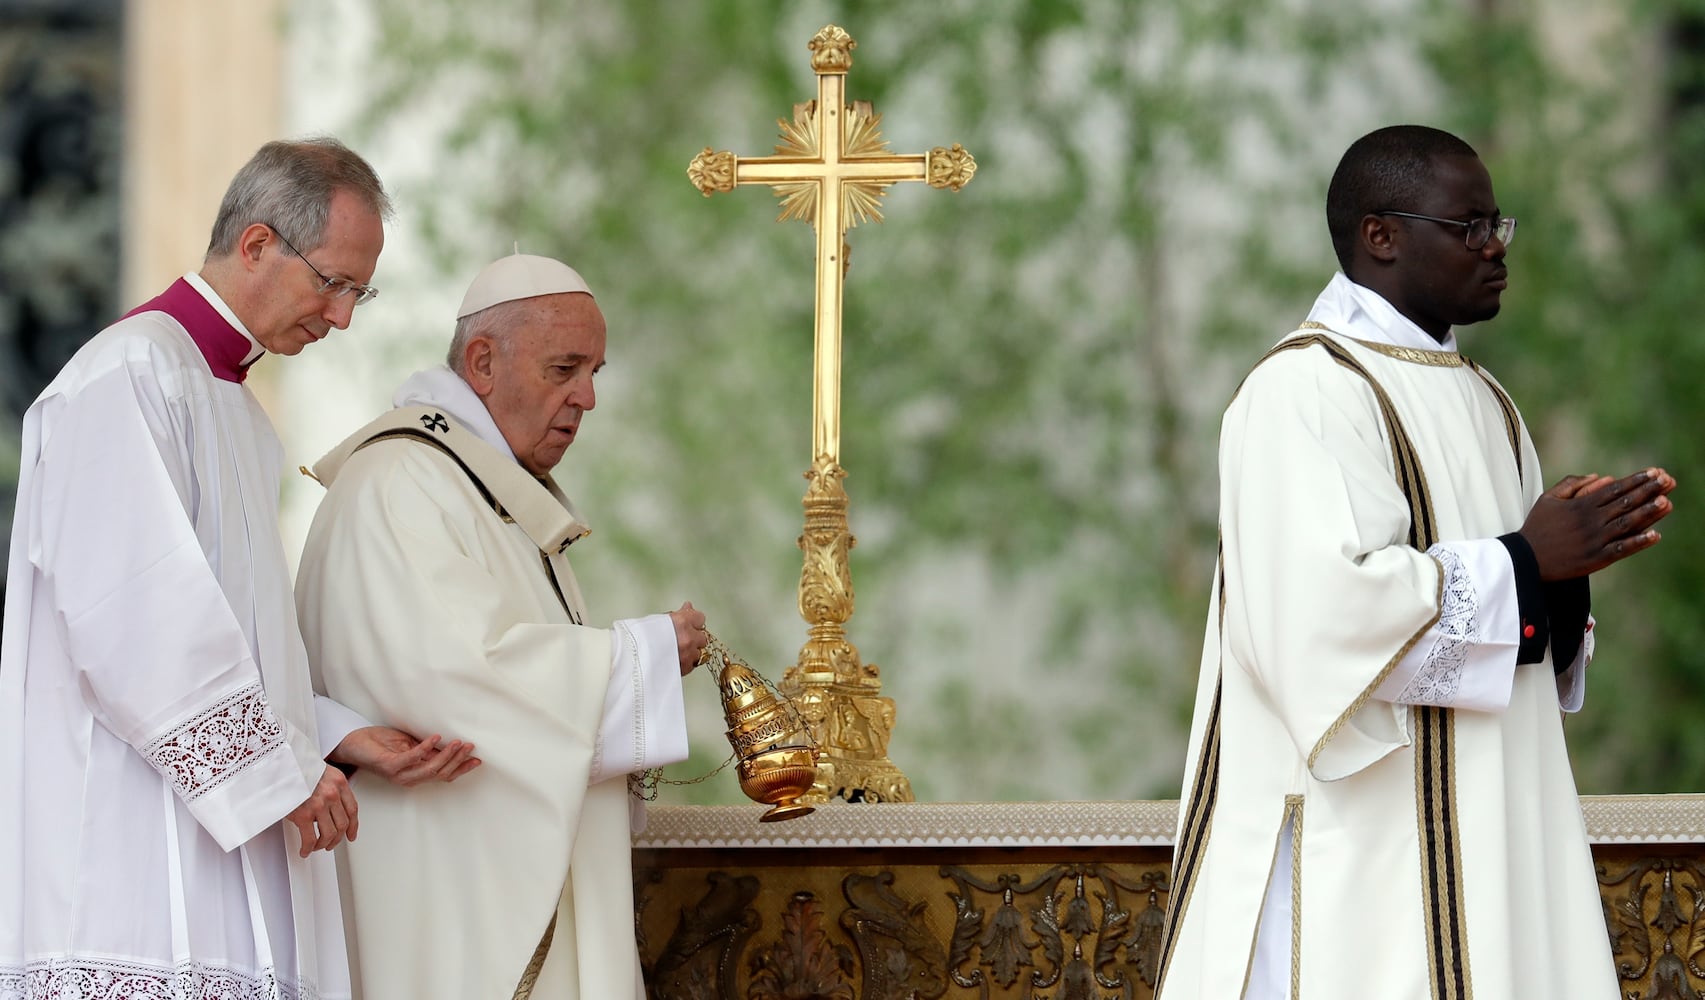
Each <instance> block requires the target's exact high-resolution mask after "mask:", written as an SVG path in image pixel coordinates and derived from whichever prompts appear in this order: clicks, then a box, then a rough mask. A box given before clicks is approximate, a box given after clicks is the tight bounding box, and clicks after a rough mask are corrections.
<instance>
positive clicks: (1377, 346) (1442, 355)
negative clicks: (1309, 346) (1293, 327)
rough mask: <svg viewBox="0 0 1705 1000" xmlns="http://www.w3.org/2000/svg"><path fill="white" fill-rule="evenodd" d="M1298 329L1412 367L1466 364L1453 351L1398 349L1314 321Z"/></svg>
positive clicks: (1305, 322) (1460, 365) (1454, 366)
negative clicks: (1332, 337)
mask: <svg viewBox="0 0 1705 1000" xmlns="http://www.w3.org/2000/svg"><path fill="white" fill-rule="evenodd" d="M1299 329H1303V330H1325V331H1326V332H1328V333H1335V334H1338V336H1340V337H1343V338H1344V339H1345V340H1353V341H1355V342H1356V343H1358V344H1360V345H1362V346H1363V347H1365V348H1367V349H1368V350H1370V351H1377V352H1379V353H1380V354H1383V355H1385V356H1386V357H1388V358H1395V359H1396V360H1398V361H1407V362H1409V363H1410V364H1413V365H1427V366H1428V367H1431V368H1461V367H1462V366H1463V365H1464V364H1465V363H1467V359H1466V358H1464V357H1463V356H1462V355H1460V354H1458V353H1456V352H1455V351H1427V350H1422V349H1421V348H1419V347H1399V346H1397V345H1396V344H1382V343H1380V342H1378V341H1375V340H1363V339H1361V338H1360V337H1351V336H1348V335H1346V334H1342V333H1338V331H1337V330H1334V329H1332V328H1331V327H1329V326H1327V325H1326V324H1324V323H1316V322H1315V321H1314V320H1306V321H1304V322H1303V323H1302V324H1301V326H1300V327H1299Z"/></svg>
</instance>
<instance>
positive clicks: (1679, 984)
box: [1598, 853, 1705, 1000]
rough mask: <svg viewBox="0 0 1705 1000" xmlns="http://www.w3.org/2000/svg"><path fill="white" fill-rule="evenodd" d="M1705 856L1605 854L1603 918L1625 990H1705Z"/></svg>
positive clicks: (1666, 996) (1651, 993) (1654, 999)
mask: <svg viewBox="0 0 1705 1000" xmlns="http://www.w3.org/2000/svg"><path fill="white" fill-rule="evenodd" d="M1702 862H1705V858H1701V857H1700V855H1699V854H1698V853H1694V854H1691V855H1689V856H1686V857H1674V856H1657V857H1653V856H1635V857H1632V858H1630V859H1628V860H1626V861H1623V862H1621V863H1618V862H1616V861H1612V860H1608V859H1602V858H1601V859H1600V861H1599V864H1598V881H1599V886H1600V894H1601V896H1602V899H1603V902H1604V919H1605V924H1606V926H1607V929H1608V930H1609V932H1610V948H1611V951H1612V953H1613V954H1614V955H1615V958H1616V974H1617V977H1618V978H1619V979H1620V980H1621V982H1622V992H1623V994H1624V995H1625V996H1628V997H1639V998H1641V1000H1698V998H1699V997H1701V996H1705V968H1701V966H1700V958H1701V953H1705V864H1702Z"/></svg>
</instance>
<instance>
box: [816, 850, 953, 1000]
mask: <svg viewBox="0 0 1705 1000" xmlns="http://www.w3.org/2000/svg"><path fill="white" fill-rule="evenodd" d="M893 885H894V873H893V872H878V873H876V874H875V875H860V874H857V873H855V874H852V875H848V876H847V877H846V880H845V881H844V882H842V883H841V892H842V893H843V894H844V895H845V896H846V898H847V902H848V903H851V904H852V907H851V908H850V909H848V910H847V911H846V912H845V913H842V914H841V926H842V927H844V928H845V929H846V931H847V933H848V934H850V935H852V939H853V940H854V941H855V942H857V944H858V953H859V957H860V958H861V959H863V964H864V988H863V990H862V991H860V994H859V995H860V996H861V997H881V998H883V1000H888V998H890V997H891V998H893V1000H905V998H911V997H917V998H920V1000H923V998H929V997H939V996H941V995H942V994H943V993H946V992H947V976H946V975H945V971H944V970H945V969H946V959H947V955H946V953H945V952H944V951H943V950H942V947H941V944H940V943H939V942H938V941H937V940H936V937H935V935H934V934H933V933H931V930H930V926H929V921H928V919H927V911H928V909H929V905H928V904H927V903H924V902H922V901H910V900H905V899H902V898H900V896H898V895H897V894H895V892H894V890H893Z"/></svg>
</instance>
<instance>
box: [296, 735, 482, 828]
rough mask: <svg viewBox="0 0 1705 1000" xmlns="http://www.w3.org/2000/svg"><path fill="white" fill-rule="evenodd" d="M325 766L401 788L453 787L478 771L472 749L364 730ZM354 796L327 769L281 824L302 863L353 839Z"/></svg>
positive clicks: (346, 783)
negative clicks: (298, 846) (296, 835)
mask: <svg viewBox="0 0 1705 1000" xmlns="http://www.w3.org/2000/svg"><path fill="white" fill-rule="evenodd" d="M327 759H328V760H331V761H335V762H337V763H339V764H349V765H353V766H355V767H360V768H366V769H368V770H370V771H373V772H374V773H376V774H379V775H380V776H382V777H384V778H385V779H386V780H387V781H389V782H391V783H392V784H394V785H399V786H401V787H403V788H410V787H413V786H414V785H418V784H421V783H423V782H427V781H455V780H456V779H457V778H460V777H461V776H462V775H464V774H467V773H468V772H469V771H472V770H473V769H474V768H476V767H479V766H480V759H479V758H478V757H475V756H474V745H473V744H472V743H464V742H462V741H461V740H451V741H450V742H449V743H445V744H440V743H439V737H438V735H437V734H433V735H432V736H428V737H427V738H426V739H423V740H417V739H415V738H414V737H413V736H410V735H409V734H408V733H405V732H403V731H402V730H400V729H392V728H391V727H389V726H364V727H362V728H360V729H357V730H354V731H352V732H351V733H350V734H349V735H348V736H345V737H344V738H343V742H341V743H339V744H338V745H337V748H336V749H334V750H333V751H332V752H331V755H330V756H329V757H328V758H327ZM358 813H359V810H358V807H357V806H356V803H355V792H354V791H353V790H352V789H351V788H350V787H349V780H348V779H347V778H345V777H344V776H343V772H342V771H340V770H338V769H337V768H336V767H333V766H332V765H331V764H327V765H326V769H325V771H324V772H322V773H321V775H320V780H319V783H318V784H316V785H315V786H314V791H313V792H312V793H311V794H310V795H309V796H308V798H307V800H306V801H304V802H303V803H302V804H301V805H299V806H297V807H296V808H295V809H292V810H291V811H290V814H289V815H287V816H285V817H284V818H285V820H287V821H288V822H291V823H294V824H295V825H296V829H297V831H298V832H300V833H301V835H302V850H301V855H302V857H304V858H305V857H307V856H308V855H309V854H310V853H312V852H314V851H329V850H331V849H332V848H334V847H336V846H337V845H338V844H339V843H341V842H342V841H343V840H344V838H346V837H347V838H348V839H350V840H354V839H355V835H356V832H357V830H358V829H359V828H360V818H359V815H358Z"/></svg>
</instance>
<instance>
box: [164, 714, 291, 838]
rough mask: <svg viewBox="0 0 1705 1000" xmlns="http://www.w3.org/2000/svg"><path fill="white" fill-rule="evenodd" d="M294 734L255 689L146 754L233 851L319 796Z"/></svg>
mask: <svg viewBox="0 0 1705 1000" xmlns="http://www.w3.org/2000/svg"><path fill="white" fill-rule="evenodd" d="M289 732H290V731H289V730H287V729H286V726H285V724H284V723H283V722H282V721H280V720H279V718H278V717H277V716H276V715H274V714H273V711H272V709H271V708H270V707H269V706H268V705H267V702H266V694H265V693H264V692H263V691H262V690H261V686H260V685H259V684H251V685H249V686H247V687H244V688H241V689H239V690H237V691H233V692H232V693H230V694H229V695H226V696H225V697H224V698H223V699H221V700H220V701H219V702H218V703H217V704H215V705H213V706H212V707H210V708H207V709H205V710H203V711H201V712H199V713H197V714H196V715H194V716H192V717H190V718H189V719H187V720H185V721H184V722H181V723H179V724H178V725H175V726H173V727H172V728H171V729H168V730H167V731H166V732H164V733H162V734H160V735H159V736H157V737H156V738H154V739H153V740H151V741H150V742H148V743H147V744H146V745H144V746H143V747H142V748H141V754H142V756H143V758H144V759H145V760H147V761H148V763H149V764H151V765H153V767H154V768H155V770H157V771H159V772H160V774H161V776H162V777H164V778H165V780H166V781H167V782H169V783H170V784H171V786H172V789H173V791H175V792H176V793H177V795H178V797H179V798H180V799H182V800H183V801H184V804H185V805H187V806H188V807H189V810H190V813H191V814H192V815H194V816H195V818H196V821H197V822H199V823H200V824H201V825H202V826H203V827H204V828H205V829H206V830H207V831H208V833H209V834H211V835H212V836H213V838H214V839H215V840H217V841H218V842H219V845H220V846H221V847H223V848H225V849H226V850H231V849H232V848H234V847H236V846H237V845H239V844H241V843H243V842H244V841H246V840H248V839H249V838H251V837H253V836H254V835H255V834H257V833H259V832H260V831H261V830H264V829H265V828H266V827H268V826H271V825H272V824H273V823H276V822H278V821H279V820H280V819H281V818H283V816H284V815H285V814H286V813H288V812H289V811H290V810H291V809H294V808H295V807H296V806H297V805H299V804H301V802H302V800H304V799H306V798H307V797H308V793H309V792H311V791H312V790H313V787H314V785H313V780H310V779H309V777H308V776H307V775H304V774H303V772H302V770H301V767H300V765H298V764H297V762H296V759H295V755H294V754H293V753H292V752H291V750H290V746H289ZM317 777H318V776H317V775H316V776H314V779H316V780H317Z"/></svg>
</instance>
